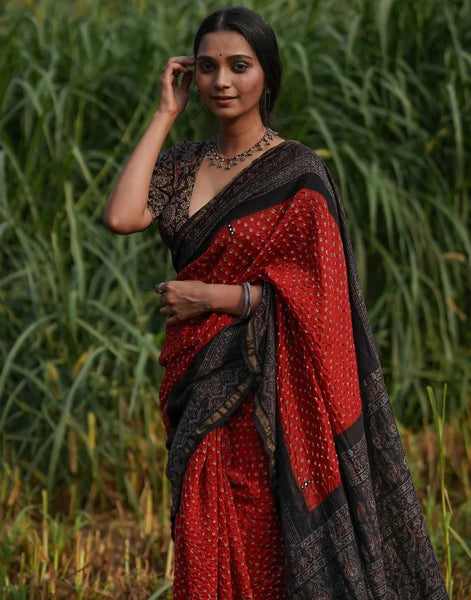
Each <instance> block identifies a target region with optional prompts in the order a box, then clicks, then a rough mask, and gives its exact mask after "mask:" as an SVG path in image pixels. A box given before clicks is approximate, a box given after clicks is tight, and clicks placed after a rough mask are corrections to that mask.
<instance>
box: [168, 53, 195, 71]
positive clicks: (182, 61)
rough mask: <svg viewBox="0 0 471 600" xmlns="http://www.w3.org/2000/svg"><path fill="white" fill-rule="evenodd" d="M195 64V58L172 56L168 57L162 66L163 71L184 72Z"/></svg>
mask: <svg viewBox="0 0 471 600" xmlns="http://www.w3.org/2000/svg"><path fill="white" fill-rule="evenodd" d="M194 64H195V59H194V58H193V57H191V56H173V57H171V58H169V59H168V61H167V64H166V65H165V66H164V67H163V69H162V71H163V72H164V73H170V72H173V71H176V72H177V73H186V71H187V70H188V68H189V67H191V66H193V65H194Z"/></svg>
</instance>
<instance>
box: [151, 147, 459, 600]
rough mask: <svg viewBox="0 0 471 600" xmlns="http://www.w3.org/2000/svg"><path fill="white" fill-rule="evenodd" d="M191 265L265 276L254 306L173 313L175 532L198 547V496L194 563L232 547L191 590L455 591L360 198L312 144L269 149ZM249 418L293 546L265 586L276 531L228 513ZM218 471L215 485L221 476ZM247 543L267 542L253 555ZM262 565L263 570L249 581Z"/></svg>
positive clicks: (332, 595) (202, 225) (303, 595)
mask: <svg viewBox="0 0 471 600" xmlns="http://www.w3.org/2000/svg"><path fill="white" fill-rule="evenodd" d="M174 263H175V266H176V269H177V272H178V279H182V280H186V279H189V280H201V281H204V282H206V283H228V284H241V283H243V282H244V281H249V282H250V283H252V284H262V300H261V302H260V305H259V306H258V308H257V309H256V311H255V312H254V314H253V315H252V316H251V318H250V319H248V320H246V321H241V320H239V319H236V318H235V317H231V316H229V315H224V314H209V315H205V316H204V317H201V318H198V319H193V320H191V321H188V322H185V323H182V324H179V325H178V326H172V327H169V328H168V330H167V339H166V343H165V345H164V348H163V351H162V355H161V358H160V361H161V363H162V364H163V365H164V366H165V367H166V375H165V378H164V381H163V383H162V386H161V408H162V413H163V415H164V420H165V423H166V427H167V430H168V435H169V437H168V448H169V459H168V466H167V475H168V477H169V479H170V481H171V484H172V509H171V517H172V522H173V523H174V525H175V527H174V534H175V533H177V535H178V539H179V544H181V545H184V544H185V531H182V530H179V529H178V517H179V514H180V511H181V510H183V511H184V510H185V507H186V506H187V504H188V503H191V502H194V503H195V508H194V511H195V512H194V513H193V514H194V515H196V517H195V518H197V519H198V523H199V525H198V527H200V528H201V531H196V532H195V531H192V532H188V535H189V536H190V538H191V539H193V540H198V537H199V539H200V542H201V543H200V544H199V546H198V544H197V543H196V542H195V543H196V545H197V546H198V547H196V548H195V547H194V546H191V545H189V547H187V548H185V549H184V550H182V553H183V554H182V555H181V556H183V557H182V558H181V562H180V564H179V567H178V568H179V569H181V570H184V569H185V560H184V555H185V553H187V555H188V556H190V555H191V553H192V552H193V553H196V554H198V551H199V549H198V548H201V547H203V546H206V547H208V545H209V546H211V544H216V546H217V548H216V546H215V549H214V553H213V555H214V556H216V555H217V558H215V559H214V560H213V563H214V564H212V565H211V564H209V565H208V564H205V565H204V568H205V569H208V570H209V571H208V572H213V573H216V577H217V573H218V569H219V568H221V569H222V571H221V572H222V573H224V576H223V579H224V581H219V582H218V583H217V586H216V587H214V586H213V587H208V588H207V589H206V591H204V590H203V591H202V588H201V587H197V588H191V582H188V581H186V583H185V586H183V587H184V588H185V590H186V591H185V593H184V594H186V597H187V598H192V599H196V598H201V599H203V598H205V599H207V598H221V599H224V600H229V599H230V598H234V599H236V598H240V599H241V600H242V599H244V600H248V599H250V598H260V599H262V598H266V600H277V599H278V598H284V597H287V598H290V599H296V600H298V599H299V600H301V599H306V600H308V599H309V600H313V599H318V600H321V599H322V600H328V599H330V600H344V599H345V600H346V599H349V600H360V599H361V600H372V599H381V600H383V599H384V600H386V599H387V600H393V599H394V600H442V599H445V598H447V594H446V591H445V587H444V584H443V580H442V577H441V575H440V571H439V568H438V565H437V562H436V559H435V556H434V553H433V550H432V547H431V544H430V541H429V538H428V534H427V531H426V527H425V523H424V520H423V516H422V512H421V509H420V505H419V502H418V499H417V496H416V493H415V490H414V486H413V483H412V480H411V477H410V473H409V470H408V466H407V462H406V459H405V456H404V453H403V449H402V446H401V442H400V439H399V435H398V432H397V428H396V425H395V421H394V417H393V415H392V411H391V408H390V403H389V400H388V397H387V393H386V390H385V385H384V381H383V377H382V373H381V368H380V364H379V360H378V357H377V353H376V350H375V345H374V341H373V337H372V333H371V329H370V325H369V322H368V318H367V315H366V310H365V305H364V300H363V296H362V292H361V290H360V286H359V282H358V276H357V272H356V268H355V264H354V258H353V254H352V250H351V244H350V240H349V237H348V233H347V229H346V225H345V217H344V212H343V209H342V206H341V203H340V200H339V197H338V194H337V192H336V189H335V185H334V184H333V182H332V179H331V177H330V175H329V173H328V171H327V169H326V167H325V165H324V164H323V163H322V161H321V160H320V159H319V157H318V156H317V155H316V154H314V153H313V152H311V151H310V150H309V149H307V148H305V147H304V146H302V145H301V144H298V143H296V142H284V143H283V144H281V145H280V146H277V147H275V148H273V149H271V150H269V151H268V152H266V153H265V154H263V155H262V156H261V157H259V158H258V159H257V160H256V161H254V162H253V163H252V164H251V165H250V167H248V168H247V169H245V170H244V171H243V172H242V173H241V174H240V175H239V176H237V177H236V178H235V179H234V180H233V182H232V183H231V184H230V185H228V186H227V187H226V188H225V189H224V190H223V191H222V192H221V193H220V194H218V195H217V196H215V198H213V199H212V200H211V201H210V202H209V203H208V204H207V205H205V206H204V207H203V208H202V209H201V210H200V211H198V213H196V214H195V215H194V216H193V217H192V218H190V219H189V220H188V222H187V223H186V224H185V225H184V226H183V227H182V228H181V230H180V232H179V234H178V239H177V240H176V245H175V252H174ZM241 413H243V415H242V417H241ZM239 418H242V423H247V419H249V421H251V422H252V423H253V426H254V430H255V431H256V433H257V440H258V442H257V440H254V439H253V437H254V436H253V435H252V434H250V435H251V436H252V437H250V435H249V437H248V438H247V442H246V444H247V446H250V447H251V448H252V446H253V453H254V455H257V453H259V454H262V455H263V459H264V461H262V462H261V463H260V468H261V469H262V470H263V469H265V470H266V474H267V481H269V486H270V488H271V489H270V490H269V491H268V494H266V493H265V492H266V490H262V491H261V492H260V490H258V491H257V490H256V495H257V494H258V493H259V492H260V494H261V495H262V499H261V500H262V502H261V505H262V509H260V510H261V518H265V517H266V524H267V525H266V528H265V529H266V531H268V532H271V534H269V535H272V536H273V540H276V544H275V546H276V547H278V548H279V549H280V551H281V552H283V553H284V569H283V571H281V570H280V569H279V568H277V565H278V564H279V563H277V560H278V559H277V557H276V556H267V557H266V561H267V564H268V565H269V568H267V572H266V573H265V579H267V578H273V580H274V581H277V583H276V585H274V587H273V589H272V591H270V592H268V591H263V592H261V594H262V595H260V594H259V595H257V589H263V588H259V586H260V585H262V581H261V580H262V579H263V566H262V567H261V568H260V569H255V570H254V569H252V571H251V566H253V565H252V563H253V562H254V561H257V560H258V558H259V557H258V556H257V555H256V545H257V543H260V544H261V546H263V543H264V542H263V541H260V540H259V541H258V542H257V540H256V536H255V538H253V539H252V538H251V541H250V543H251V544H252V545H251V546H250V545H249V546H247V543H246V542H247V540H246V539H245V538H244V540H243V542H244V543H241V540H240V537H241V531H240V528H238V524H237V523H235V522H234V519H235V517H236V516H237V515H235V513H234V511H233V512H232V513H231V512H230V511H229V512H228V513H227V515H226V517H227V518H225V517H224V518H222V523H223V527H222V529H221V526H220V523H219V522H218V523H214V522H213V519H219V518H220V516H221V513H224V514H225V511H226V504H225V498H226V494H227V493H229V492H230V493H232V492H231V491H230V490H229V492H228V489H227V488H228V483H227V481H228V480H227V477H226V479H224V477H225V475H224V473H225V468H226V466H227V465H226V464H225V460H226V459H225V448H226V447H227V439H226V438H225V437H224V436H225V435H226V433H227V431H228V429H227V428H228V427H229V428H230V427H232V426H233V424H234V423H236V422H237V419H239ZM244 419H245V421H244ZM244 428H245V429H244ZM241 431H246V426H245V425H244V426H243V427H242V429H241ZM236 435H237V432H236ZM244 443H245V442H244ZM257 443H258V444H259V448H258V450H257V447H256V444H257ZM211 452H212V454H211ZM207 456H208V457H211V458H210V460H209V462H208V464H205V465H204V466H203V465H202V464H201V462H199V461H204V460H205V457H207ZM254 464H255V463H254ZM211 478H213V479H214V485H213V486H212V485H209V484H208V485H206V483H207V481H206V480H207V479H211ZM193 485H194V487H193ZM198 486H200V487H198ZM229 487H230V486H229ZM262 487H263V486H262ZM260 494H259V496H260ZM196 496H197V498H195V497H196ZM231 498H232V497H231ZM270 498H272V506H271V505H270ZM182 504H183V507H182ZM242 504H243V503H242ZM239 506H240V503H239ZM263 507H265V508H266V510H265V509H264V508H263ZM257 510H258V509H257ZM264 510H265V512H263V511H264ZM226 512H227V511H226ZM274 512H276V514H277V515H279V526H277V525H276V523H275V522H274V520H273V513H274ZM252 516H253V515H252ZM187 526H188V525H187ZM254 527H255V525H254V523H252V524H250V523H249V524H248V525H247V530H252V529H253V528H254ZM183 529H184V528H183ZM252 533H253V531H252ZM246 535H247V534H246ZM254 535H255V534H254ZM266 547H267V548H271V549H272V550H273V547H274V546H273V544H272V545H271V546H270V545H269V544H267V546H266ZM221 548H223V549H225V551H226V554H224V552H222V553H221ZM244 548H245V552H247V551H248V550H247V548H252V550H251V552H252V553H253V552H255V555H254V556H245V557H244V556H242V557H241V555H243V553H244ZM254 549H255V550H254ZM268 554H269V552H268ZM208 556H209V557H211V556H212V555H211V552H209V554H205V558H204V560H205V561H207V562H211V560H212V559H211V558H208ZM195 558H196V559H198V556H196V557H195ZM222 563H225V566H224V564H222ZM239 563H240V564H239ZM241 565H242V567H241ZM239 567H241V568H242V572H243V574H244V575H243V577H242V579H243V581H239V580H238V573H240V572H241V571H240V569H239ZM244 569H245V570H244ZM251 573H254V574H255V575H254V576H257V577H259V578H260V581H259V582H257V581H255V582H254V581H250V578H251ZM178 577H184V575H178ZM226 578H229V579H231V581H229V582H227V581H226ZM280 578H283V584H281V583H280ZM220 579H221V578H220ZM198 585H203V587H204V584H202V583H201V582H199V584H198ZM188 586H190V587H188ZM183 587H182V589H183ZM267 589H268V588H267ZM184 594H183V593H182V594H181V595H180V596H178V597H179V598H180V597H181V598H184V597H185V595H184ZM263 594H265V596H264V595H263Z"/></svg>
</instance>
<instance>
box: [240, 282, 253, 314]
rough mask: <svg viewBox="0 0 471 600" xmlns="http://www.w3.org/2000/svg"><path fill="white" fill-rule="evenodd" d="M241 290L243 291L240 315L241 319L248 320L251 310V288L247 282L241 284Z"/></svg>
mask: <svg viewBox="0 0 471 600" xmlns="http://www.w3.org/2000/svg"><path fill="white" fill-rule="evenodd" d="M242 289H243V291H244V307H243V309H242V314H241V315H240V318H241V319H248V318H249V317H250V311H251V309H252V288H251V286H250V283H248V282H247V281H246V282H245V283H243V284H242Z"/></svg>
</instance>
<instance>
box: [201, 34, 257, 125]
mask: <svg viewBox="0 0 471 600" xmlns="http://www.w3.org/2000/svg"><path fill="white" fill-rule="evenodd" d="M195 81H196V85H197V86H198V89H199V91H200V93H201V97H202V98H203V100H204V102H205V103H206V105H207V106H208V108H209V110H210V111H211V112H212V113H214V114H215V115H216V116H217V117H219V118H220V119H237V118H240V117H245V116H250V117H252V116H255V117H259V116H260V108H259V102H260V97H261V95H262V92H263V88H264V82H265V76H264V73H263V69H262V67H261V65H260V63H259V61H258V58H257V56H256V54H255V52H254V51H253V49H252V47H251V46H250V44H249V43H248V42H247V40H246V39H245V38H244V36H242V35H240V33H237V32H236V31H217V32H214V33H207V34H206V35H205V36H203V38H202V39H201V43H200V46H199V48H198V53H197V56H196V67H195Z"/></svg>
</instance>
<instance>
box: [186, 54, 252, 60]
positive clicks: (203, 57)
mask: <svg viewBox="0 0 471 600" xmlns="http://www.w3.org/2000/svg"><path fill="white" fill-rule="evenodd" d="M227 58H228V59H240V58H248V59H249V60H253V57H252V56H248V55H247V54H233V55H232V56H228V57H227ZM196 60H215V59H214V57H213V56H207V55H206V54H200V56H197V57H196Z"/></svg>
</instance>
